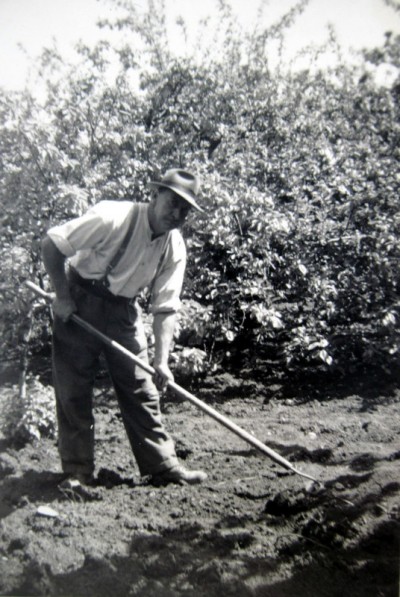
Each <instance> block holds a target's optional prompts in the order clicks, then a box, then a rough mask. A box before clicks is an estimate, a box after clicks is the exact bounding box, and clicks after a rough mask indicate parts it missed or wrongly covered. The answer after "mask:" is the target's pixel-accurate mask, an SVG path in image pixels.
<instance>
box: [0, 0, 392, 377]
mask: <svg viewBox="0 0 400 597" xmlns="http://www.w3.org/2000/svg"><path fill="white" fill-rule="evenodd" d="M159 4H160V5H159ZM305 5H306V2H304V1H303V2H299V3H298V4H297V5H296V9H295V10H294V11H292V12H290V13H289V14H288V15H286V18H285V19H282V21H281V22H280V23H278V24H277V25H276V26H274V27H271V28H270V29H268V30H266V31H255V32H253V34H252V35H246V34H244V33H240V31H239V30H238V28H237V26H236V25H237V24H236V25H234V23H233V21H232V15H231V14H229V10H228V6H227V4H226V3H225V2H220V3H219V6H220V9H221V19H220V23H221V30H224V31H225V32H227V34H226V35H225V37H224V38H223V44H220V45H218V44H217V46H216V47H218V48H219V49H218V52H219V54H216V55H212V52H211V49H210V48H208V49H207V51H206V52H205V54H204V55H201V56H200V59H196V57H195V56H188V57H186V58H185V59H178V58H176V57H174V56H173V55H172V53H171V52H168V45H167V44H166V36H165V21H164V20H163V17H162V3H157V2H152V3H151V7H150V8H149V10H148V11H147V12H145V14H142V13H140V11H139V9H136V8H135V5H134V3H129V2H125V3H123V6H124V7H125V11H126V15H125V18H121V19H120V20H119V21H118V23H116V24H114V25H112V24H108V25H111V26H114V30H117V29H118V30H123V29H124V28H125V29H127V31H128V32H129V33H130V34H132V35H131V36H130V39H131V42H132V46H130V47H127V46H126V45H124V46H121V47H117V45H116V46H115V48H114V49H113V51H114V53H116V54H117V55H118V56H119V57H120V60H121V70H120V73H119V74H118V76H117V78H116V80H115V83H111V84H110V83H109V82H108V81H107V79H106V77H105V74H104V73H105V72H106V67H107V55H108V54H107V53H108V52H110V51H111V48H110V47H109V46H107V44H105V43H100V44H98V46H97V47H96V48H93V49H89V48H86V47H85V46H81V48H80V50H79V51H80V56H81V64H80V66H79V68H76V67H75V68H73V69H71V68H69V67H68V65H66V64H64V63H63V62H62V60H60V57H59V56H57V55H56V54H54V53H52V52H49V51H47V52H45V53H44V57H43V62H42V65H41V68H42V75H41V76H42V79H44V81H45V83H46V84H47V98H46V101H45V102H44V105H40V104H39V103H38V102H37V101H35V100H34V99H33V98H32V97H30V96H29V94H27V93H26V94H21V95H15V96H13V95H7V94H4V93H3V94H1V96H0V127H1V132H2V135H1V136H0V144H1V146H0V149H1V152H2V157H3V163H2V167H1V170H0V178H1V182H2V184H1V185H0V196H1V199H2V204H3V206H4V208H5V209H4V213H3V225H4V230H5V236H4V240H3V243H4V244H3V249H2V256H3V257H5V263H7V259H6V258H7V256H11V255H15V256H17V257H18V259H17V260H16V261H14V264H16V268H14V269H15V271H14V270H13V274H12V276H14V277H15V276H16V281H17V282H18V283H17V284H14V280H13V281H12V282H11V283H10V277H9V276H10V274H9V271H11V270H10V267H8V266H7V267H6V268H5V270H4V272H3V273H2V279H1V285H2V287H3V289H5V290H4V292H8V291H7V288H8V287H11V290H10V291H9V292H11V294H12V296H7V298H8V303H7V304H6V307H5V310H4V314H3V321H4V322H6V325H5V324H3V329H5V328H6V327H7V329H8V330H9V332H8V333H7V334H6V336H5V339H4V341H3V348H4V349H5V350H7V349H8V348H9V347H10V346H11V345H12V344H13V343H14V344H15V339H16V338H18V336H19V334H20V332H19V320H17V319H16V318H14V319H13V317H14V313H15V311H14V305H15V304H18V309H19V311H18V313H19V314H20V315H21V319H22V320H23V319H24V318H25V316H26V313H27V312H28V311H29V309H30V305H29V300H27V297H26V295H25V296H22V297H19V296H18V292H17V291H16V290H13V288H14V289H16V288H19V287H20V286H21V283H22V282H23V280H24V279H26V277H27V276H30V277H32V278H33V279H34V281H37V282H39V283H40V284H42V285H43V286H45V287H46V288H47V287H48V280H47V277H46V275H45V273H44V271H43V267H42V264H41V262H40V255H39V240H40V237H41V236H42V234H43V233H44V231H45V230H46V229H47V228H48V227H49V226H50V225H51V224H53V223H55V222H59V221H62V220H64V219H66V218H69V217H71V216H73V215H79V214H80V213H81V212H82V210H84V209H85V208H86V207H87V206H88V205H91V204H92V203H95V202H97V201H98V200H100V199H104V198H113V199H124V198H131V199H132V200H143V198H145V199H147V198H148V191H147V189H146V182H148V181H149V180H150V179H153V178H154V177H155V176H158V175H159V174H160V173H161V172H162V171H164V170H165V169H167V168H169V167H171V166H175V165H181V166H184V167H187V168H193V169H194V170H196V171H197V172H198V173H199V174H200V175H201V176H202V178H203V181H204V184H203V195H204V206H205V209H206V212H207V213H206V217H197V218H196V219H193V221H192V222H188V225H187V226H186V230H185V235H186V238H187V242H188V248H189V262H188V270H187V280H186V286H185V291H184V299H185V301H196V303H192V304H191V306H190V307H188V311H187V312H186V311H185V310H184V311H183V314H182V321H183V322H185V324H184V328H185V330H186V331H185V332H181V333H180V339H179V340H178V341H177V342H178V346H182V350H181V349H179V350H180V351H181V354H180V357H179V358H180V359H182V358H183V356H184V355H186V356H187V353H186V352H184V350H183V348H191V349H192V348H193V349H196V350H199V351H205V352H207V355H208V356H207V359H205V358H204V359H203V360H202V357H201V355H200V353H196V355H197V356H196V358H194V356H193V355H194V353H191V358H192V357H193V358H194V361H193V362H195V363H197V364H196V365H193V366H196V367H200V363H205V362H210V360H211V362H214V363H216V362H221V361H222V359H223V362H224V365H225V366H228V365H229V360H231V364H233V365H235V366H237V364H246V365H247V364H249V363H250V364H251V363H252V361H255V359H257V362H258V363H259V362H260V360H261V361H263V362H264V363H265V364H266V365H265V366H266V370H267V371H269V370H270V369H271V368H273V369H280V370H281V371H283V372H285V373H288V372H290V373H291V374H293V373H296V372H302V371H305V370H307V369H319V370H322V371H324V370H327V369H330V370H336V371H342V372H346V371H348V370H350V369H352V368H355V367H356V368H357V367H360V366H364V367H365V366H366V367H370V366H371V365H377V366H379V367H383V368H386V369H390V368H394V367H395V366H396V365H397V364H398V355H399V342H398V328H399V316H400V312H399V307H400V304H399V300H398V296H399V288H398V269H397V268H398V265H397V264H398V260H399V243H398V237H399V226H400V222H399V218H398V209H397V201H398V189H399V178H398V175H397V174H396V173H397V171H398V162H399V157H400V152H399V149H398V147H399V143H398V142H399V134H400V127H399V83H398V81H397V82H395V83H394V85H393V86H392V87H391V88H383V87H378V86H377V85H376V84H375V83H374V80H373V77H372V76H370V75H369V71H370V70H371V68H375V66H376V65H377V64H379V62H380V61H382V60H383V59H385V60H390V61H391V62H392V64H393V65H394V67H396V66H397V67H398V66H399V65H400V62H399V55H398V54H399V53H398V51H397V47H398V42H399V39H397V38H393V37H390V36H388V37H387V39H386V42H385V47H384V48H383V49H382V50H381V53H379V52H378V51H377V52H375V53H370V54H366V55H365V56H364V66H363V67H361V68H359V67H357V68H356V67H352V66H349V65H345V64H340V65H339V66H338V67H337V68H334V69H330V70H325V71H323V72H322V71H319V70H318V69H317V68H311V67H310V69H309V70H304V71H302V72H291V71H284V70H283V69H281V70H279V69H278V70H272V69H271V68H270V66H269V64H268V51H267V50H268V43H269V42H268V40H272V41H274V40H275V41H276V40H279V39H281V38H282V37H283V36H284V34H285V31H286V30H287V26H288V23H290V22H292V20H293V19H294V18H295V17H296V14H299V12H301V10H303V9H304V6H305ZM154 7H157V10H155V9H154ZM103 26H107V23H103ZM135 40H136V41H137V47H136V46H135V43H136V41H135ZM328 49H329V50H331V49H332V48H331V47H329V48H328ZM311 66H313V65H312V63H311ZM55 67H57V68H55ZM57 72H59V73H60V75H59V79H58V80H57V79H56V76H57V75H56V74H55V73H57ZM133 79H134V80H136V81H140V88H137V87H135V86H133V85H131V83H130V81H131V80H133ZM27 256H29V258H28V257H27ZM18 264H20V265H18ZM13 267H14V266H13ZM11 269H12V268H11ZM20 299H21V300H20ZM18 301H20V302H18ZM7 305H9V307H8V306H7ZM196 305H201V307H200V306H196ZM47 323H48V322H47V321H46V320H45V319H44V317H42V318H41V319H40V325H41V326H42V327H43V325H45V326H47ZM39 327H40V326H39ZM32 338H41V334H40V333H39V332H37V333H35V334H33V335H32ZM43 338H45V336H43ZM179 342H181V343H182V344H181V345H179ZM184 344H185V345H184ZM199 356H200V357H201V358H198V357H199ZM178 361H179V359H178ZM178 361H177V362H178ZM202 366H203V365H201V367H202ZM185 367H186V365H185ZM187 367H189V365H188V366H187Z"/></svg>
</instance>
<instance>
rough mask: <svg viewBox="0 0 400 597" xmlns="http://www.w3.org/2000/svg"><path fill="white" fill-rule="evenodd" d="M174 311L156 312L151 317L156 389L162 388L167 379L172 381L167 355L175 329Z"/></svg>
mask: <svg viewBox="0 0 400 597" xmlns="http://www.w3.org/2000/svg"><path fill="white" fill-rule="evenodd" d="M175 321H176V313H174V312H167V313H162V312H161V313H156V314H155V315H154V319H153V332H154V339H155V355H154V362H153V367H154V369H155V370H156V373H155V376H154V382H155V384H156V386H157V388H158V389H163V388H164V387H165V386H166V385H167V383H168V380H171V381H173V380H174V376H173V375H172V373H171V371H170V368H169V367H168V357H169V351H170V347H171V342H172V338H173V335H174V330H175Z"/></svg>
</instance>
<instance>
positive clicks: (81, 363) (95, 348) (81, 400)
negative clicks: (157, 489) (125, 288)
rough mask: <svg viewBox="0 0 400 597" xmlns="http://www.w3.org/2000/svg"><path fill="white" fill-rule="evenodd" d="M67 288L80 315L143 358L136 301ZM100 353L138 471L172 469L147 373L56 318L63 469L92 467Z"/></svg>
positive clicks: (55, 366)
mask: <svg viewBox="0 0 400 597" xmlns="http://www.w3.org/2000/svg"><path fill="white" fill-rule="evenodd" d="M71 292H72V295H73V297H74V299H75V301H76V303H77V306H78V315H79V316H80V317H82V319H85V320H86V321H88V322H89V323H90V324H92V325H93V326H94V327H96V328H97V329H99V330H100V331H101V332H103V333H104V334H106V335H107V336H109V337H110V338H112V339H113V340H115V341H116V342H118V343H119V344H121V345H122V346H124V347H125V348H127V349H128V350H129V351H131V352H133V353H134V354H136V355H137V356H138V357H139V358H141V359H142V360H144V361H146V362H148V356H147V341H146V336H145V332H144V327H143V322H142V319H141V315H140V308H139V307H138V306H137V305H136V304H132V303H131V304H129V303H128V302H120V303H112V302H110V301H109V300H107V299H105V298H102V297H99V296H94V295H93V294H91V293H90V292H88V291H87V290H85V289H84V288H82V287H81V286H79V285H73V286H72V288H71ZM101 352H103V353H104V356H105V359H106V362H107V366H108V369H109V372H110V375H111V379H112V382H113V385H114V389H115V392H116V395H117V398H118V403H119V406H120V409H121V413H122V419H123V422H124V426H125V429H126V432H127V434H128V438H129V441H130V444H131V446H132V450H133V453H134V456H135V458H136V461H137V464H138V467H139V470H140V473H141V474H142V475H151V474H156V473H159V472H161V471H164V470H168V469H169V468H172V467H173V466H175V465H176V464H177V463H178V461H177V457H176V454H175V448H174V444H173V441H172V439H171V438H170V436H169V435H168V433H167V432H166V430H165V428H164V425H163V423H162V420H161V412H160V397H159V393H158V390H157V388H156V387H155V385H154V383H153V381H152V379H151V376H150V375H149V374H148V373H146V372H145V371H143V370H142V369H140V368H139V367H137V366H136V365H135V364H134V363H133V362H132V361H130V360H129V359H128V358H127V357H126V356H125V355H123V354H121V353H119V352H117V351H116V350H115V349H112V348H110V347H108V346H106V345H105V344H103V343H102V342H101V341H100V340H98V339H97V338H95V337H94V336H93V335H92V334H90V333H89V332H87V331H86V330H84V329H82V328H81V327H80V326H79V325H78V324H76V323H74V322H72V321H69V322H66V323H64V322H62V321H61V320H60V319H59V318H57V317H56V318H55V321H54V329H53V375H54V386H55V394H56V403H57V417H58V432H59V452H60V456H61V462H62V468H63V471H64V472H66V473H72V474H74V473H92V472H93V470H94V423H95V422H94V417H93V409H92V393H93V383H94V379H95V375H96V371H97V366H98V361H99V356H100V353H101Z"/></svg>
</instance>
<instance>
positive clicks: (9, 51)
mask: <svg viewBox="0 0 400 597" xmlns="http://www.w3.org/2000/svg"><path fill="white" fill-rule="evenodd" d="M165 1H166V6H167V10H168V16H169V17H170V20H171V22H173V20H174V19H175V17H176V16H178V15H179V14H181V15H182V16H183V17H184V19H185V20H186V21H187V22H188V27H189V32H191V33H193V37H194V32H195V29H196V23H197V21H198V20H199V19H200V18H203V17H206V16H211V17H212V16H213V14H215V8H216V5H217V2H218V0H201V2H199V1H198V0H165ZM230 1H231V3H232V6H233V8H234V10H235V12H236V13H237V14H238V15H239V17H240V21H241V23H242V25H243V26H245V27H246V26H251V24H254V21H255V18H256V15H257V9H258V7H259V5H260V0H230ZM134 2H135V4H136V5H142V4H144V3H145V2H146V0H134ZM294 3H295V2H294V0H267V1H266V2H265V9H264V16H263V22H265V23H266V24H271V23H272V22H274V21H275V20H276V19H277V18H278V17H279V15H281V14H282V13H283V12H284V11H285V9H288V8H290V7H291V6H293V4H294ZM114 11H115V9H114V6H113V2H112V0H0V86H2V87H4V88H6V89H20V88H21V87H22V86H23V85H24V82H25V79H26V75H27V67H28V63H29V59H31V58H34V57H36V56H37V55H38V54H39V53H40V51H41V49H42V48H43V47H48V46H50V45H52V42H53V40H56V41H57V44H58V46H59V48H60V49H61V51H62V52H63V53H65V54H66V55H68V53H69V52H70V51H71V48H72V47H73V45H74V44H75V43H76V42H77V41H79V40H83V41H85V42H86V43H89V44H90V43H91V42H95V40H96V39H97V37H98V35H99V33H98V28H97V27H96V20H97V18H98V17H99V16H102V17H104V16H112V15H113V14H114ZM328 23H331V24H333V25H334V27H335V29H336V32H337V35H338V38H339V40H340V42H341V43H342V44H343V46H344V47H345V48H349V47H353V48H355V49H360V48H362V47H371V46H378V45H381V44H382V43H383V41H384V33H385V32H386V31H392V32H394V33H398V34H400V14H399V13H396V12H395V11H394V10H392V9H390V8H389V7H388V6H387V5H386V4H385V3H384V0H310V3H309V5H308V7H307V8H306V11H305V13H304V14H302V15H301V16H300V17H299V18H298V20H297V21H296V23H295V25H294V26H293V27H292V29H291V31H290V36H289V41H290V49H291V51H292V52H293V51H295V50H298V49H300V48H301V47H303V46H306V45H309V44H313V43H316V44H318V43H322V42H323V41H324V40H326V39H327V35H328V34H327V26H328ZM103 35H104V32H103ZM19 44H21V45H22V46H23V48H24V50H22V49H21V47H20V46H19Z"/></svg>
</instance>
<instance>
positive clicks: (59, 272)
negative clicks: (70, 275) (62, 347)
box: [42, 235, 76, 321]
mask: <svg viewBox="0 0 400 597" xmlns="http://www.w3.org/2000/svg"><path fill="white" fill-rule="evenodd" d="M42 259H43V263H44V266H45V268H46V271H47V273H48V274H49V276H50V280H51V282H52V284H53V286H54V290H55V292H56V298H55V299H54V302H53V311H54V314H55V315H57V316H58V317H60V318H61V319H62V320H63V321H67V320H68V319H69V317H70V316H71V315H72V313H74V312H75V311H76V304H75V302H74V300H73V299H72V297H71V294H70V291H69V285H68V280H67V277H66V275H65V260H66V257H65V255H63V253H61V251H60V250H59V249H58V248H57V247H56V245H55V244H54V242H53V241H52V240H51V238H50V237H49V236H47V235H46V236H45V237H44V239H43V241H42Z"/></svg>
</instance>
